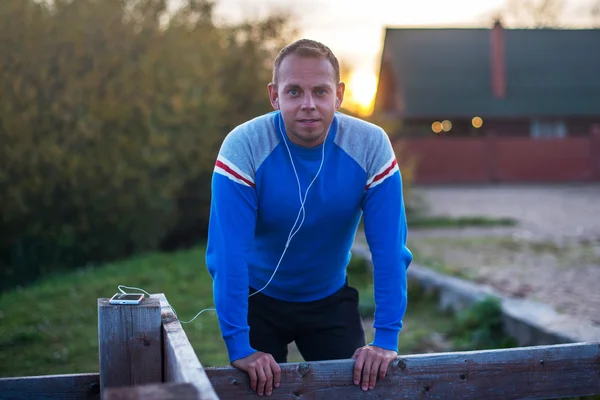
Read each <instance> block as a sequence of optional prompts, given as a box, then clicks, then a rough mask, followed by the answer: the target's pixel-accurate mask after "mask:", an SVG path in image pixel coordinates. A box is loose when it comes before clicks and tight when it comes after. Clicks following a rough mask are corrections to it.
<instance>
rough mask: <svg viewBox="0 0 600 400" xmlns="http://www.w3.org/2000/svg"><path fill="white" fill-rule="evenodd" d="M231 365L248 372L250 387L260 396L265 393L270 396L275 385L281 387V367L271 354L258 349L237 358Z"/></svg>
mask: <svg viewBox="0 0 600 400" xmlns="http://www.w3.org/2000/svg"><path fill="white" fill-rule="evenodd" d="M231 365H232V366H234V367H235V368H237V369H240V370H242V371H244V372H246V373H247V374H248V377H249V378H250V388H251V389H252V390H254V391H255V392H256V393H257V394H258V395H259V396H262V395H263V393H266V395H267V396H270V395H271V393H272V392H273V387H276V388H277V387H279V382H280V380H281V368H279V364H277V363H276V362H275V359H274V358H273V356H272V355H270V354H267V353H263V352H261V351H257V352H256V353H253V354H250V355H249V356H248V357H246V358H240V359H239V360H235V361H234V362H232V363H231Z"/></svg>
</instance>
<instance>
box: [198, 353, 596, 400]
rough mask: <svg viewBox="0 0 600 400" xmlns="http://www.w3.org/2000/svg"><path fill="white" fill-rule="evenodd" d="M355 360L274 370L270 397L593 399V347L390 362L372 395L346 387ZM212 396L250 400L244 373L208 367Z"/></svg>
mask: <svg viewBox="0 0 600 400" xmlns="http://www.w3.org/2000/svg"><path fill="white" fill-rule="evenodd" d="M353 367H354V360H339V361H321V362H312V363H289V364H281V369H282V378H281V386H280V387H279V388H277V389H275V390H274V391H273V394H272V395H271V397H270V398H272V399H284V398H285V399H290V398H293V399H404V398H406V399H420V398H427V399H486V400H494V399H498V400H506V399H520V398H527V399H552V398H561V397H569V396H587V395H593V394H600V342H593V343H574V344H565V345H552V346H535V347H521V348H513V349H503V350H485V351H470V352H453V353H438V354H420V355H411V356H406V357H399V358H397V359H396V360H395V361H394V362H393V363H392V365H390V367H389V369H388V375H387V376H386V378H385V379H384V380H382V381H378V382H377V384H376V386H375V389H373V390H370V391H367V392H362V391H361V390H360V388H359V387H357V386H355V385H354V384H353V383H352V376H353ZM206 373H207V374H208V377H209V379H210V380H211V382H212V384H213V386H214V387H215V389H216V391H217V394H218V395H219V398H220V399H222V400H226V399H240V398H245V397H248V398H250V397H254V396H256V394H255V393H253V392H252V391H251V390H250V389H249V382H248V377H247V375H246V374H245V373H244V372H241V371H239V370H236V369H235V368H231V367H220V368H207V369H206Z"/></svg>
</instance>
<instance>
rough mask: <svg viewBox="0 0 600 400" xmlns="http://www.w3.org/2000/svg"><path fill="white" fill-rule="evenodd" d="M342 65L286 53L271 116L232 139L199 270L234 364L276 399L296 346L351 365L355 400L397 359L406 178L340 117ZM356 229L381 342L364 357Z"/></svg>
mask: <svg viewBox="0 0 600 400" xmlns="http://www.w3.org/2000/svg"><path fill="white" fill-rule="evenodd" d="M344 89H345V86H344V83H343V82H340V72H339V64H338V60H337V59H336V57H335V56H334V55H333V53H332V52H331V50H330V49H329V48H328V47H326V46H324V45H323V44H321V43H318V42H315V41H311V40H305V39H303V40H299V41H297V42H295V43H292V44H290V45H289V46H287V47H285V48H284V49H282V50H281V52H280V53H279V55H278V57H277V58H276V60H275V63H274V68H273V82H272V83H271V84H269V85H268V91H269V96H270V100H271V105H272V106H273V108H274V109H275V110H274V111H273V112H271V113H268V114H266V115H262V116H259V117H257V118H255V119H252V120H251V121H248V122H246V123H244V124H242V125H240V126H238V127H236V128H235V129H234V130H233V131H232V132H230V133H229V135H228V136H227V137H226V139H225V140H224V142H223V144H222V146H221V149H220V152H219V156H218V158H217V161H216V166H215V170H214V174H213V182H212V196H213V197H212V204H211V212H210V223H209V234H208V245H207V254H206V262H207V266H208V269H209V271H210V274H211V276H212V277H213V280H214V282H213V289H214V299H215V307H216V310H217V314H218V319H219V324H220V327H221V331H222V335H223V339H224V340H225V343H226V345H227V350H228V353H229V358H230V361H231V364H232V365H233V366H234V367H236V368H238V369H240V370H243V371H245V372H247V373H248V375H249V378H250V382H251V387H252V390H256V392H257V393H258V394H259V395H262V394H267V395H270V394H271V393H272V390H273V387H278V386H279V382H280V368H279V365H278V363H282V362H286V357H287V345H288V344H289V343H291V342H292V341H295V342H296V345H297V346H298V349H299V350H300V352H301V354H302V356H303V358H304V359H305V360H306V361H316V360H333V359H344V358H351V357H353V358H355V359H356V362H355V368H354V384H356V385H361V388H362V389H363V390H368V389H372V388H374V387H375V382H376V380H377V378H378V377H379V378H380V379H382V378H384V377H385V374H386V371H387V367H388V365H389V363H390V361H392V360H393V359H395V358H396V356H397V354H398V353H397V348H398V335H399V332H400V330H401V328H402V319H403V317H404V313H405V311H406V303H407V299H406V269H407V268H408V266H409V265H410V263H411V261H412V254H411V252H410V251H409V250H408V249H407V247H406V235H407V227H406V218H405V209H404V203H403V198H402V183H401V176H400V172H399V169H398V165H397V163H396V158H395V156H394V152H393V149H392V146H391V144H390V141H389V138H388V136H387V135H386V133H385V132H384V131H383V130H382V129H381V128H379V127H377V126H375V125H372V124H370V123H367V122H365V121H362V120H359V119H357V118H353V117H350V116H347V115H345V114H342V113H340V112H339V111H337V110H338V109H339V107H340V106H341V104H342V100H343V98H344ZM361 216H362V217H363V218H364V230H365V235H366V238H367V241H368V243H369V247H370V250H371V254H372V256H373V263H374V292H375V304H376V308H377V310H376V312H375V320H374V325H373V326H374V328H375V337H374V340H373V342H372V343H370V344H368V345H367V344H366V343H365V333H364V329H363V325H362V321H361V317H360V315H359V312H358V293H357V291H356V289H354V288H352V287H350V286H348V283H347V279H346V267H347V265H348V262H349V260H350V256H351V253H350V249H351V246H352V243H353V240H354V236H355V233H356V230H357V227H358V225H359V221H360V218H361Z"/></svg>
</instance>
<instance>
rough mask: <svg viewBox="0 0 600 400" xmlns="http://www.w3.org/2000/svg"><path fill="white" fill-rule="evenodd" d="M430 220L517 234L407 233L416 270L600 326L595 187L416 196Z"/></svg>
mask: <svg viewBox="0 0 600 400" xmlns="http://www.w3.org/2000/svg"><path fill="white" fill-rule="evenodd" d="M417 192H418V193H420V194H421V195H423V196H424V198H425V199H426V201H427V203H428V204H429V207H430V214H432V215H446V216H453V217H464V216H488V217H510V218H514V219H516V220H517V221H518V225H517V226H515V227H509V228H507V227H501V228H466V229H455V228H452V229H433V230H432V229H427V230H418V229H411V230H410V231H409V239H408V242H409V247H410V248H411V250H413V251H414V253H415V255H416V256H417V257H416V259H415V262H416V263H419V264H422V265H426V266H427V265H430V266H431V265H433V266H434V267H435V268H437V269H438V270H441V271H445V272H447V273H449V274H456V275H460V276H463V277H465V278H468V279H472V280H475V281H478V282H481V283H485V284H488V285H491V286H493V287H494V288H495V289H497V290H499V291H501V292H502V293H504V294H506V295H509V296H517V297H527V298H531V299H535V300H537V301H541V302H544V303H547V304H550V305H551V306H553V307H554V308H555V309H556V310H557V311H559V312H563V313H567V314H570V315H573V316H578V317H583V318H586V319H589V320H590V321H592V322H594V323H596V324H598V325H600V185H560V186H559V185H557V186H477V187H475V186H470V187H429V188H419V189H417Z"/></svg>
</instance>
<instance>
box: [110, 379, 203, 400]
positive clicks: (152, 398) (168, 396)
mask: <svg viewBox="0 0 600 400" xmlns="http://www.w3.org/2000/svg"><path fill="white" fill-rule="evenodd" d="M200 398H201V397H200V394H199V393H198V389H197V388H196V386H194V385H193V384H191V383H161V384H153V385H141V386H133V387H119V388H108V389H107V390H106V391H105V392H104V393H103V394H102V400H200Z"/></svg>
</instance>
